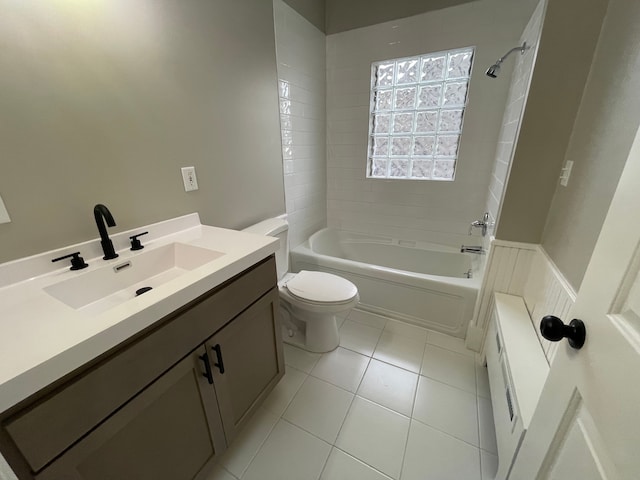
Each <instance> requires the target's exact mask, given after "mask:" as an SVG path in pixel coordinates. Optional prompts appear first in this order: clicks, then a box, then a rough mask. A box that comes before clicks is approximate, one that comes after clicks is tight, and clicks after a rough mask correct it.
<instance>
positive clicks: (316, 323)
mask: <svg viewBox="0 0 640 480" xmlns="http://www.w3.org/2000/svg"><path fill="white" fill-rule="evenodd" d="M280 310H281V314H282V340H283V341H284V342H285V343H289V344H291V345H295V346H296V347H299V348H302V349H303V350H307V351H309V352H314V353H325V352H330V351H332V350H335V349H336V348H337V347H338V345H340V334H339V333H338V325H337V322H336V315H335V314H317V313H310V312H305V320H301V319H300V318H299V317H298V315H296V312H295V311H294V310H295V308H291V307H289V308H283V307H282V306H281V309H280ZM292 310H293V311H292Z"/></svg>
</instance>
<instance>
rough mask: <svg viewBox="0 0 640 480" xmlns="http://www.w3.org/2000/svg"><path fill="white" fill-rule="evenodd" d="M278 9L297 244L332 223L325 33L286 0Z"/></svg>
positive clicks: (288, 183) (288, 182) (292, 229)
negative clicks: (328, 210)
mask: <svg viewBox="0 0 640 480" xmlns="http://www.w3.org/2000/svg"><path fill="white" fill-rule="evenodd" d="M274 9H275V29H276V53H277V61H278V78H279V79H280V80H281V81H286V82H288V92H287V97H286V102H285V103H282V102H281V112H280V113H281V129H282V130H283V132H284V131H286V133H283V138H284V139H286V142H287V144H288V146H289V147H290V150H287V151H286V152H285V158H284V171H285V199H286V202H285V204H286V208H287V213H288V214H289V217H288V218H289V245H290V247H291V248H294V247H296V246H297V245H299V244H300V243H302V242H303V241H305V240H306V239H307V238H308V236H309V234H310V233H313V232H314V231H316V230H319V229H320V228H323V227H324V226H326V224H327V217H326V215H327V214H326V191H327V183H326V141H325V139H326V131H325V123H326V121H325V119H326V107H325V104H326V101H325V97H326V95H325V71H326V68H325V66H326V57H325V36H324V34H323V33H322V32H320V31H319V30H318V29H317V28H316V27H314V26H313V25H311V24H310V23H309V22H308V21H307V20H305V19H304V18H303V17H302V16H301V15H299V14H298V13H297V12H296V11H295V10H293V9H292V8H291V7H289V6H288V5H287V4H285V3H284V2H283V1H282V0H276V1H275V2H274ZM282 93H283V92H282V91H281V96H282ZM283 107H284V108H285V109H286V111H285V110H283Z"/></svg>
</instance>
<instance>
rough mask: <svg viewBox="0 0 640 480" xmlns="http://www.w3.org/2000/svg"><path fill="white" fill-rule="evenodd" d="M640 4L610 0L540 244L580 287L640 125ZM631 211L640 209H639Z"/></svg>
mask: <svg viewBox="0 0 640 480" xmlns="http://www.w3.org/2000/svg"><path fill="white" fill-rule="evenodd" d="M638 25H640V2H629V1H628V0H611V1H610V5H609V9H608V11H607V16H606V19H605V23H604V26H603V30H602V35H601V37H600V41H599V43H598V48H597V50H596V55H595V59H594V62H593V65H592V67H591V73H590V76H589V80H588V83H587V86H586V89H585V93H584V96H583V99H582V103H581V105H580V110H579V111H578V116H577V118H576V122H575V126H574V128H573V133H572V135H571V140H570V142H569V147H568V149H567V154H566V158H567V159H569V160H573V161H574V162H575V163H574V166H573V171H572V173H571V178H570V179H569V184H568V186H567V187H562V186H558V187H557V189H556V191H555V195H554V197H553V201H552V203H551V210H550V212H549V216H548V218H547V223H546V228H545V230H544V235H543V237H542V246H543V247H544V249H545V250H546V251H547V253H549V255H550V256H551V258H552V259H553V261H554V262H555V263H556V265H557V266H558V267H559V268H560V270H561V271H562V273H563V274H564V275H565V277H566V278H567V280H568V281H569V282H570V283H571V284H572V286H573V287H574V288H576V289H578V288H579V287H580V284H581V282H582V278H583V276H584V272H585V270H586V268H587V265H588V263H589V259H590V258H591V254H592V252H593V248H594V246H595V243H596V241H597V238H598V235H599V233H600V228H601V226H602V223H603V221H604V218H605V215H606V213H607V210H608V208H609V204H610V202H611V198H612V197H613V193H614V191H615V188H616V185H617V184H618V179H619V177H620V174H621V172H622V168H623V166H624V163H625V161H626V159H627V156H628V154H629V150H630V148H631V144H632V143H633V139H634V137H635V134H636V131H637V129H638V125H639V124H640V95H639V94H638V92H640V55H639V54H638V52H640V30H639V29H638ZM629 207H630V208H634V209H636V211H637V209H638V206H637V205H630V206H629Z"/></svg>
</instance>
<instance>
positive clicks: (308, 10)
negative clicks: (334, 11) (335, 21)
mask: <svg viewBox="0 0 640 480" xmlns="http://www.w3.org/2000/svg"><path fill="white" fill-rule="evenodd" d="M284 2H285V3H287V4H288V5H289V6H290V7H291V8H293V9H294V10H295V11H296V12H298V13H299V14H300V15H302V16H303V17H304V18H306V19H307V20H308V21H309V22H310V23H311V24H312V25H313V26H315V27H316V28H317V29H318V30H320V31H321V32H324V31H325V28H324V26H325V16H326V13H325V3H326V2H325V0H284Z"/></svg>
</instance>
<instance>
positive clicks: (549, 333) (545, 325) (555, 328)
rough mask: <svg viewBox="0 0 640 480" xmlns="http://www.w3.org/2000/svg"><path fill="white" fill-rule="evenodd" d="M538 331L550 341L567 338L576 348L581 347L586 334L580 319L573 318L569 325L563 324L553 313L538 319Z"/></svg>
mask: <svg viewBox="0 0 640 480" xmlns="http://www.w3.org/2000/svg"><path fill="white" fill-rule="evenodd" d="M540 333H542V336H543V337H544V338H546V339H547V340H550V341H552V342H559V341H560V340H562V339H563V338H567V339H568V340H569V345H570V346H571V347H572V348H575V349H576V350H580V349H581V348H582V346H583V345H584V341H585V338H586V336H587V330H586V328H585V326H584V322H583V321H582V320H578V319H577V318H574V319H573V320H571V323H569V325H565V324H564V323H563V322H562V320H560V319H559V318H558V317H554V316H553V315H547V316H546V317H543V318H542V320H540Z"/></svg>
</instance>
